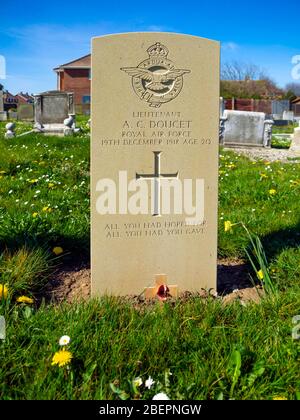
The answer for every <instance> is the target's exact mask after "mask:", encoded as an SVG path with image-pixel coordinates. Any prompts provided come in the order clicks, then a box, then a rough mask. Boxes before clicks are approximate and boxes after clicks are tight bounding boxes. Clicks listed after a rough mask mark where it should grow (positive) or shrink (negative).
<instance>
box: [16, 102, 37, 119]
mask: <svg viewBox="0 0 300 420" xmlns="http://www.w3.org/2000/svg"><path fill="white" fill-rule="evenodd" d="M33 119H34V108H33V104H23V105H19V106H18V120H19V121H33Z"/></svg>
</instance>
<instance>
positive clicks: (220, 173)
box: [0, 32, 300, 400]
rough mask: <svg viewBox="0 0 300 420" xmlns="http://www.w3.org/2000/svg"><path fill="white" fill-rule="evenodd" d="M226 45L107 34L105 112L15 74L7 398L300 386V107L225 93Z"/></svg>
mask: <svg viewBox="0 0 300 420" xmlns="http://www.w3.org/2000/svg"><path fill="white" fill-rule="evenodd" d="M219 57H220V46H219V43H218V42H216V41H211V40H208V39H205V38H200V37H197V36H191V35H182V34H175V33H164V32H143V33H124V34H118V35H110V36H99V37H95V38H93V39H92V70H93V78H92V95H91V97H92V103H91V115H88V114H87V113H84V114H83V113H78V112H77V113H76V106H75V105H76V104H75V99H74V94H73V93H72V92H67V91H61V90H48V91H45V92H41V93H37V94H35V95H34V103H33V104H26V105H22V106H20V107H18V111H17V114H18V116H17V118H14V116H11V115H10V114H9V113H6V112H4V109H3V106H2V108H1V105H2V104H3V100H2V102H1V98H2V96H1V90H0V197H1V204H0V219H1V223H0V246H1V257H0V309H1V313H0V315H1V317H2V318H0V320H1V322H2V324H1V322H0V338H1V340H0V347H1V351H2V355H3V358H2V362H1V370H0V377H1V381H0V383H1V398H2V399H67V400H77V399H97V400H104V399H107V400H115V399H116V400H130V399H137V400H152V399H172V400H229V399H234V400H239V399H242V400H251V399H254V400H261V399H263V400H296V399H298V400H299V399H300V381H299V350H300V348H299V319H300V316H299V314H300V301H299V280H300V270H299V260H300V220H299V214H300V201H299V194H300V170H299V163H300V128H299V122H298V121H297V120H295V119H294V116H293V115H292V114H290V113H289V114H288V111H287V110H283V111H282V112H283V113H284V118H285V119H283V121H288V124H287V126H283V127H282V126H281V125H280V124H278V125H276V123H275V120H276V118H273V117H274V116H273V114H270V115H269V114H267V113H265V112H261V111H253V110H251V111H247V110H237V109H235V108H234V107H233V109H228V108H226V109H225V105H224V101H223V99H222V98H220V92H219V84H220V80H219V69H220V62H219ZM64 68H67V65H65V67H64ZM252 105H253V103H252ZM253 106H254V105H253ZM276 106H277V105H276ZM153 108H155V109H153ZM158 108H159V110H158ZM289 112H291V111H289ZM1 113H2V116H1ZM4 114H5V115H4ZM282 118H283V116H282ZM278 120H280V121H281V119H278ZM276 136H277V137H276ZM4 324H5V325H4ZM1 325H2V329H1ZM4 326H5V328H4Z"/></svg>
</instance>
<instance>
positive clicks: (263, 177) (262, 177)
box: [260, 173, 268, 179]
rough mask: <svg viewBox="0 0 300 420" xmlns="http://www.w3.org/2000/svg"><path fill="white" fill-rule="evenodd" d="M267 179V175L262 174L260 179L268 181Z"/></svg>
mask: <svg viewBox="0 0 300 420" xmlns="http://www.w3.org/2000/svg"><path fill="white" fill-rule="evenodd" d="M266 178H268V175H267V174H265V173H261V174H260V179H266Z"/></svg>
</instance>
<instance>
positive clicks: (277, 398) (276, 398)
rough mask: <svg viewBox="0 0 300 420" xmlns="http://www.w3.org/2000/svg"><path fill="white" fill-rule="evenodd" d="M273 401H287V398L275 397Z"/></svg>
mask: <svg viewBox="0 0 300 420" xmlns="http://www.w3.org/2000/svg"><path fill="white" fill-rule="evenodd" d="M273 400H287V398H286V397H274V398H273Z"/></svg>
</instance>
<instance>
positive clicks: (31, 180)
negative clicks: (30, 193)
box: [29, 179, 38, 184]
mask: <svg viewBox="0 0 300 420" xmlns="http://www.w3.org/2000/svg"><path fill="white" fill-rule="evenodd" d="M37 182H38V179H30V180H29V183H30V184H36V183H37Z"/></svg>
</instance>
